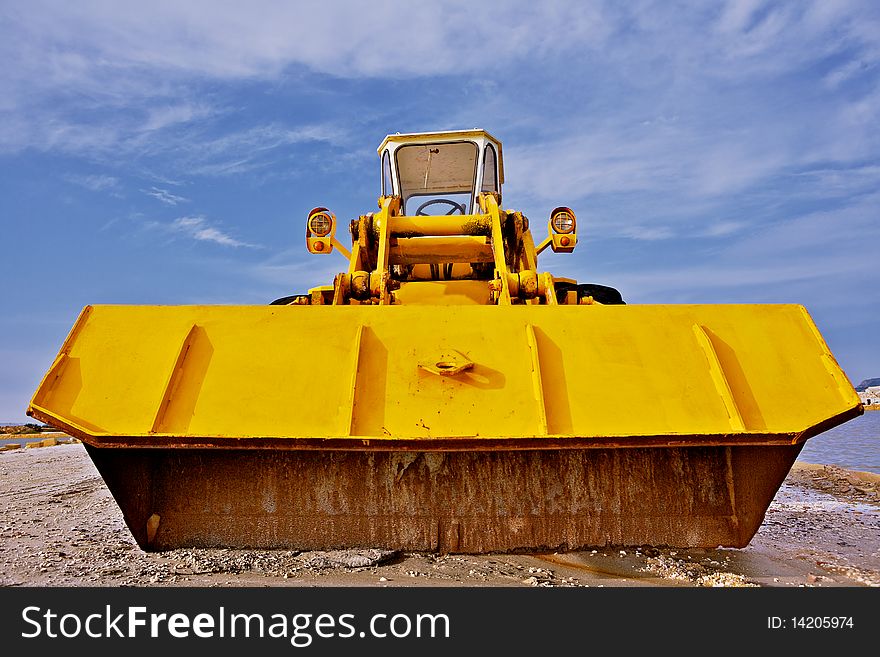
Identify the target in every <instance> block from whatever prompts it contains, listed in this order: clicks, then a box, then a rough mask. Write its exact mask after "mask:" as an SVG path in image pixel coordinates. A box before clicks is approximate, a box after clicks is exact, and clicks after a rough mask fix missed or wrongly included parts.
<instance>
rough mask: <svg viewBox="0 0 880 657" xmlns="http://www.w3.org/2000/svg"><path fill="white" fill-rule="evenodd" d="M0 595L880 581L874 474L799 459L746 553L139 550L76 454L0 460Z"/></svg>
mask: <svg viewBox="0 0 880 657" xmlns="http://www.w3.org/2000/svg"><path fill="white" fill-rule="evenodd" d="M0 585H3V586H350V585H353V586H534V587H552V586H808V587H821V586H880V475H874V474H870V473H855V472H851V471H847V470H843V469H841V468H837V467H833V466H827V467H826V466H815V465H809V464H803V463H798V464H796V465H795V468H794V469H793V470H792V472H791V473H790V475H789V477H788V478H787V479H786V481H785V483H784V484H783V486H782V488H781V489H780V491H779V493H778V494H777V495H776V499H775V500H774V501H773V503H772V505H771V506H770V509H769V510H768V512H767V516H766V519H765V522H764V524H763V525H762V526H761V529H760V530H759V532H758V534H757V535H756V536H755V538H754V539H753V540H752V542H751V544H750V545H749V546H748V547H747V548H745V549H742V550H736V549H716V550H697V549H689V550H668V549H663V550H660V549H654V548H641V549H636V550H590V551H581V552H568V553H553V554H517V555H483V556H468V555H445V556H443V555H431V554H409V553H397V552H388V551H383V550H349V551H333V552H296V551H283V550H196V549H182V550H172V551H169V552H163V553H150V554H148V553H145V552H142V551H141V550H140V549H139V548H138V546H137V545H136V544H135V542H134V540H133V539H132V538H131V536H130V534H129V532H128V529H127V528H126V527H125V524H124V522H123V520H122V514H121V513H120V512H119V509H118V507H117V506H116V503H115V502H114V501H113V499H112V497H111V496H110V493H109V492H108V491H107V488H106V487H105V486H104V484H103V481H102V479H101V478H100V476H99V475H98V473H97V471H96V470H95V468H94V467H93V466H92V463H91V461H90V460H89V458H88V456H87V455H86V453H85V450H84V449H83V447H82V445H79V444H72V445H58V446H55V447H43V448H39V449H19V450H14V451H8V452H2V453H0Z"/></svg>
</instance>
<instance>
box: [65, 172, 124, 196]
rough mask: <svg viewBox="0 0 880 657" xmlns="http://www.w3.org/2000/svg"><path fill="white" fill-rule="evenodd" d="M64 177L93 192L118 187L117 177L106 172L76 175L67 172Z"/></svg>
mask: <svg viewBox="0 0 880 657" xmlns="http://www.w3.org/2000/svg"><path fill="white" fill-rule="evenodd" d="M64 179H65V180H66V181H68V182H72V183H73V184H75V185H79V186H80V187H85V188H86V189H89V190H91V191H93V192H103V191H107V190H115V189H117V188H118V187H119V178H116V177H115V176H109V175H107V174H92V175H78V174H67V175H65V176H64Z"/></svg>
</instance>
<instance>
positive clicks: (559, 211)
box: [550, 208, 575, 233]
mask: <svg viewBox="0 0 880 657" xmlns="http://www.w3.org/2000/svg"><path fill="white" fill-rule="evenodd" d="M550 224H551V225H552V226H553V230H555V231H556V232H557V233H571V232H574V228H575V218H574V212H572V211H571V210H570V209H569V208H556V209H555V210H554V211H553V212H552V213H551V215H550Z"/></svg>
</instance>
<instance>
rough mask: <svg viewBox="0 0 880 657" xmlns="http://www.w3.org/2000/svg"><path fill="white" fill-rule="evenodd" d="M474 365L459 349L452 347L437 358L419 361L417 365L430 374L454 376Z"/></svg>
mask: <svg viewBox="0 0 880 657" xmlns="http://www.w3.org/2000/svg"><path fill="white" fill-rule="evenodd" d="M473 366H474V363H473V361H471V360H469V359H468V357H467V356H465V355H464V354H463V353H461V352H460V351H458V350H456V349H453V350H451V351H444V352H443V353H441V354H440V355H439V356H437V358H431V359H428V360H423V361H419V367H420V368H421V369H423V370H425V371H426V372H430V373H431V374H437V375H439V376H454V375H456V374H461V373H462V372H464V371H465V370H469V369H471V368H472V367H473Z"/></svg>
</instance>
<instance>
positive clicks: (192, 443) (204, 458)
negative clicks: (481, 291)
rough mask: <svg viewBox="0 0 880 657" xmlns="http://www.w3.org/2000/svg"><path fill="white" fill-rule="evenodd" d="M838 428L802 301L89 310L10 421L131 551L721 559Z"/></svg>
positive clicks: (841, 379) (841, 404) (834, 401)
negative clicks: (55, 460)
mask: <svg viewBox="0 0 880 657" xmlns="http://www.w3.org/2000/svg"><path fill="white" fill-rule="evenodd" d="M426 311H427V312H426ZM861 412H862V407H861V406H860V404H859V399H858V397H857V395H856V394H855V392H854V391H853V389H852V386H851V385H850V383H849V381H848V380H847V379H846V376H845V375H844V374H843V372H842V371H841V370H840V368H839V366H838V365H837V363H836V362H835V360H834V358H833V357H832V356H831V354H830V352H829V350H828V348H827V346H826V345H825V343H824V341H823V340H822V338H821V336H820V335H819V333H818V331H817V329H816V327H815V325H814V324H813V322H812V321H811V319H810V318H809V316H808V315H807V313H806V311H805V310H804V309H803V307H801V306H797V305H711V306H702V305H680V306H669V305H656V306H651V305H645V306H602V305H598V304H597V305H587V306H555V307H549V306H539V305H519V306H514V305H511V306H446V307H442V308H441V307H433V308H430V309H426V308H425V307H418V306H380V307H377V306H357V305H345V306H296V305H294V306H266V307H262V306H89V307H87V308H86V309H85V310H84V311H83V312H82V314H81V315H80V317H79V319H78V321H77V323H76V325H75V326H74V328H73V330H72V331H71V333H70V335H69V336H68V338H67V340H66V341H65V343H64V345H63V346H62V349H61V352H60V353H59V355H58V357H57V359H56V360H55V362H54V364H53V365H52V367H51V369H50V370H49V372H48V373H47V374H46V376H45V378H44V379H43V381H42V383H41V385H40V387H39V388H38V390H37V391H36V393H35V395H34V397H33V399H32V401H31V404H30V407H29V409H28V413H29V414H30V415H32V416H33V417H35V418H37V419H39V420H42V421H44V422H47V423H49V424H52V425H54V426H56V427H60V428H63V429H64V430H65V431H67V432H69V433H70V434H72V435H74V436H76V437H78V438H80V439H82V440H83V442H84V443H85V444H86V446H87V449H88V451H89V454H90V455H91V456H92V458H93V459H94V461H95V463H96V465H97V467H98V469H99V470H100V471H101V474H102V476H103V477H104V478H105V480H106V481H107V483H108V486H109V487H110V490H111V492H112V493H113V494H114V496H115V498H116V500H117V501H118V503H119V505H120V507H121V508H122V510H123V513H124V515H125V518H126V521H127V522H128V524H129V527H130V528H131V531H132V533H133V534H134V536H135V538H136V539H137V540H138V542H139V544H140V545H141V546H142V547H144V548H145V549H167V548H173V547H180V546H202V547H210V546H226V547H230V546H236V547H288V548H299V549H308V548H322V549H326V548H328V547H365V546H372V547H382V546H385V547H391V548H394V549H408V550H440V551H458V552H490V551H499V550H511V549H540V548H552V549H566V548H568V549H574V548H578V547H583V546H590V545H593V546H595V545H640V544H653V545H676V546H706V547H715V546H718V545H730V546H742V545H745V544H747V543H748V541H749V540H750V539H751V537H752V535H753V534H754V532H755V531H756V530H757V528H758V526H759V525H760V522H761V520H762V519H763V515H764V513H765V511H766V509H767V506H768V505H769V503H770V501H771V499H772V497H773V495H774V494H775V492H776V490H777V488H778V487H779V485H780V484H781V482H782V479H783V478H784V477H785V475H786V473H787V472H788V470H789V468H790V467H791V464H792V462H793V461H794V459H795V458H796V456H797V454H798V452H799V450H800V448H801V446H802V444H803V442H804V440H806V439H807V438H809V437H810V436H812V435H815V434H816V433H818V432H820V431H823V430H825V429H828V428H830V427H832V426H834V425H836V424H839V423H841V422H844V421H846V420H848V419H850V418H852V417H854V416H856V415H858V414H860V413H861Z"/></svg>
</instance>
